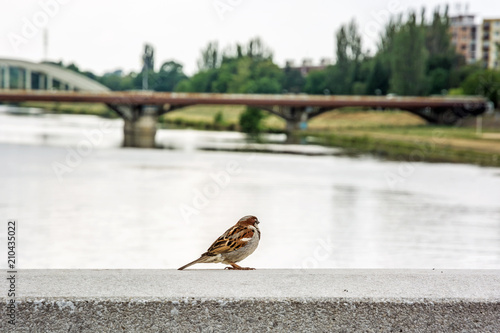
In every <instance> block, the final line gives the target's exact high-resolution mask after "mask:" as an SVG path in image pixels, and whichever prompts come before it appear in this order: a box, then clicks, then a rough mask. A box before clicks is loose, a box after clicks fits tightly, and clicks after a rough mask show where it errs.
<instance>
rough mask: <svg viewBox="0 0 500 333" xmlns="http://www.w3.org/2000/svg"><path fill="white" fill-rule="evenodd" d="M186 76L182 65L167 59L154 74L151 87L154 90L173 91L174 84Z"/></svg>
mask: <svg viewBox="0 0 500 333" xmlns="http://www.w3.org/2000/svg"><path fill="white" fill-rule="evenodd" d="M186 78H187V76H186V75H185V74H184V72H183V71H182V65H181V64H179V63H177V62H175V61H167V62H165V63H163V65H161V67H160V71H159V72H158V73H156V74H155V81H154V85H153V88H154V90H156V91H174V89H175V86H176V85H177V84H178V83H179V82H181V81H183V80H185V79H186Z"/></svg>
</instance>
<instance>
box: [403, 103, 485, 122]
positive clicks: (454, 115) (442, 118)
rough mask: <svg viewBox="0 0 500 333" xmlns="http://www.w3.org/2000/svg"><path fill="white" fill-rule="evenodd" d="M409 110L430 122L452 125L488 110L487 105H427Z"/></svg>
mask: <svg viewBox="0 0 500 333" xmlns="http://www.w3.org/2000/svg"><path fill="white" fill-rule="evenodd" d="M406 110H407V111H410V112H411V113H413V114H415V115H417V116H419V117H420V118H422V119H424V120H426V121H427V122H428V123H429V124H436V125H447V126H452V125H456V124H457V123H459V122H460V121H461V120H462V119H465V118H469V117H476V116H478V115H480V114H482V113H483V112H484V111H486V108H485V107H477V106H475V107H470V106H468V105H460V106H458V105H457V106H450V107H433V108H432V107H426V108H419V109H411V108H407V109H406Z"/></svg>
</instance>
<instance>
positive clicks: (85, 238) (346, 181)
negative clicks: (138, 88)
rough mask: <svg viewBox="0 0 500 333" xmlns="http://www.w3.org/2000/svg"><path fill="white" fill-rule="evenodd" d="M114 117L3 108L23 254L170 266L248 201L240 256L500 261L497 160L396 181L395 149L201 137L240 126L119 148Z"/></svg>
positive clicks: (5, 188) (336, 264)
mask: <svg viewBox="0 0 500 333" xmlns="http://www.w3.org/2000/svg"><path fill="white" fill-rule="evenodd" d="M103 122H104V123H105V126H104V127H103V125H102V124H103ZM99 128H105V129H106V130H105V133H104V132H103V133H104V134H103V135H102V136H98V135H97V134H96V133H98V132H96V130H97V129H99ZM92 131H94V132H92ZM121 131H122V129H121V121H119V120H105V119H100V118H96V117H90V116H30V117H26V116H24V117H21V116H12V115H6V114H0V156H2V160H1V161H2V162H1V164H0V175H1V178H0V179H1V189H2V190H1V191H0V216H2V217H3V219H6V218H17V219H18V220H19V224H20V231H19V238H20V240H19V253H20V254H19V259H20V265H21V267H22V268H177V267H179V266H181V265H182V264H185V263H186V262H188V261H190V260H193V259H195V258H196V257H197V256H198V255H199V254H201V253H202V252H204V251H205V250H206V248H207V247H208V246H209V245H210V244H211V242H212V241H213V240H214V239H215V238H216V237H217V236H219V235H220V234H221V233H222V232H224V231H225V230H226V229H227V228H228V227H229V226H230V225H231V224H233V223H234V222H235V221H236V220H237V219H238V218H240V217H241V216H243V215H247V214H255V215H257V216H258V217H259V219H260V220H261V221H262V223H261V225H260V226H261V230H262V242H261V244H260V246H259V248H258V249H257V251H256V252H255V253H254V254H253V255H252V256H251V257H249V258H248V259H246V260H245V261H244V264H245V265H248V266H253V267H258V268H287V267H296V268H299V267H320V268H404V267H408V268H433V267H439V268H497V269H498V268H500V200H498V198H500V170H499V169H495V168H479V167H476V166H468V165H451V164H425V163H418V164H415V169H414V170H413V172H412V173H410V174H409V175H408V176H407V177H406V178H403V180H402V181H400V182H398V183H397V184H395V185H394V184H392V185H391V183H389V182H388V181H387V176H388V175H390V174H394V173H395V174H397V173H398V168H399V166H400V164H399V163H397V162H382V161H378V160H375V159H372V158H366V157H365V158H357V159H355V158H350V157H338V156H301V155H283V154H259V153H230V152H204V151H199V150H197V149H196V147H198V146H199V145H200V144H205V143H206V142H207V141H222V142H226V141H227V140H229V141H231V140H232V141H235V142H238V141H239V140H241V135H240V134H238V133H210V132H195V131H169V130H165V131H160V132H159V133H158V140H159V141H160V142H161V143H163V144H165V145H166V146H171V147H174V148H179V149H173V150H168V149H163V150H147V149H145V150H139V149H122V148H119V146H120V142H121ZM89 133H90V134H89ZM92 133H93V134H94V137H92V136H91V135H92ZM92 138H93V139H92ZM98 138H100V139H99V140H98ZM85 140H87V141H88V142H90V143H92V142H94V141H95V142H96V144H93V143H92V145H90V146H89V145H88V144H86V146H85V145H84V144H82V142H85ZM92 140H94V141H92ZM79 145H80V146H79ZM84 146H85V147H86V148H87V150H82V151H84V152H85V154H84V155H85V156H83V155H80V157H81V159H80V160H78V158H75V156H72V155H71V151H73V152H75V151H78V147H80V148H81V149H83V148H82V147H84ZM89 147H90V148H89ZM71 156H72V157H71ZM64 166H66V167H67V168H64ZM2 235H3V236H2V237H5V235H4V231H3V230H2ZM3 265H5V264H3ZM198 266H199V268H203V267H208V268H215V267H217V268H221V267H222V265H207V266H203V265H198ZM214 266H215V267H214Z"/></svg>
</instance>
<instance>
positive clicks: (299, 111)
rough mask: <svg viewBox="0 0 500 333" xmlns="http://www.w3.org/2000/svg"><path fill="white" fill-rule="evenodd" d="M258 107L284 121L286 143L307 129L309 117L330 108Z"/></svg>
mask: <svg viewBox="0 0 500 333" xmlns="http://www.w3.org/2000/svg"><path fill="white" fill-rule="evenodd" d="M260 108H261V109H263V110H266V111H269V112H271V113H272V114H274V115H276V116H278V117H280V118H283V119H284V120H285V121H286V127H285V131H286V134H287V142H288V143H294V142H296V141H297V138H298V136H299V134H300V131H302V130H305V129H307V122H308V121H309V119H311V118H313V117H316V116H318V115H320V114H322V113H324V112H326V111H328V110H330V109H332V108H325V107H312V106H274V107H267V106H261V107H260Z"/></svg>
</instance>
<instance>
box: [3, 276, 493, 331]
mask: <svg viewBox="0 0 500 333" xmlns="http://www.w3.org/2000/svg"><path fill="white" fill-rule="evenodd" d="M7 287H8V286H7V285H6V284H5V282H4V288H7ZM16 289H17V294H16V303H17V308H16V325H11V324H8V323H7V320H8V317H7V312H6V311H2V313H1V317H0V331H2V332H106V331H112V332H114V331H123V332H263V331H276V332H281V331H282V332H335V331H340V332H342V331H345V332H355V331H363V332H410V331H411V332H415V331H421V332H445V331H446V332H499V331H500V271H498V270H438V271H436V270H257V271H246V272H232V271H224V270H190V271H182V272H179V271H174V270H22V271H19V273H18V274H17V281H16ZM4 290H6V289H4ZM3 294H4V295H6V293H3ZM1 301H2V302H4V304H5V302H8V301H9V299H8V298H6V297H5V296H3V297H2V298H1Z"/></svg>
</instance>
